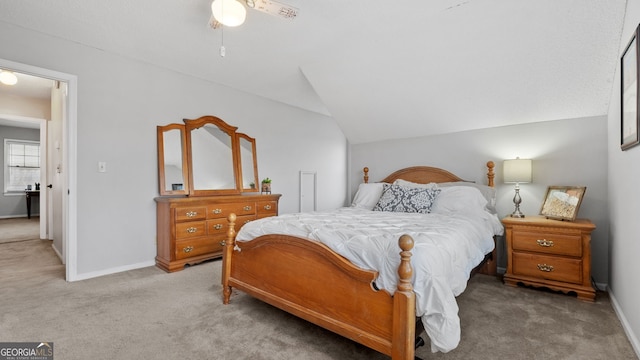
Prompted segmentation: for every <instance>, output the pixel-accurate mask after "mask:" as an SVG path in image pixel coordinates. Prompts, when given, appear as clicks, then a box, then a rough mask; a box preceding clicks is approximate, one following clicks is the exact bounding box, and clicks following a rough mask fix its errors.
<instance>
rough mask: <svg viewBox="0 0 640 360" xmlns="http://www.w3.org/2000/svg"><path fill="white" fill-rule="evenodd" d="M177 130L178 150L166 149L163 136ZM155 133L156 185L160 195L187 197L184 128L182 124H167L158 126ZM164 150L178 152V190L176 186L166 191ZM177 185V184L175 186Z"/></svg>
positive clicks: (187, 172) (187, 180)
mask: <svg viewBox="0 0 640 360" xmlns="http://www.w3.org/2000/svg"><path fill="white" fill-rule="evenodd" d="M175 130H178V131H179V132H180V147H179V148H173V149H167V148H166V147H165V146H166V143H165V141H164V140H165V139H164V136H165V134H166V133H167V132H169V131H175ZM157 133H158V185H159V190H160V195H187V194H189V189H190V186H189V169H188V165H187V164H188V162H187V152H186V150H185V149H186V144H187V139H186V134H185V127H184V125H183V124H169V125H165V126H158V127H157ZM165 150H166V151H179V152H180V158H181V159H182V169H181V170H182V182H181V184H182V187H181V188H180V186H176V188H173V187H172V189H171V190H169V189H167V183H166V181H167V178H166V167H165V165H166V156H165ZM176 185H178V184H176Z"/></svg>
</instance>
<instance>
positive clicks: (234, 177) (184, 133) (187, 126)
mask: <svg viewBox="0 0 640 360" xmlns="http://www.w3.org/2000/svg"><path fill="white" fill-rule="evenodd" d="M236 129H237V127H235V126H231V125H229V124H227V123H226V122H224V121H223V120H222V119H220V118H217V117H215V116H203V117H200V118H198V119H184V125H182V124H170V125H166V126H158V175H159V185H160V195H190V196H213V195H233V194H239V193H241V192H255V191H259V187H258V164H257V159H256V146H255V139H254V138H252V137H250V136H248V135H246V134H240V133H236Z"/></svg>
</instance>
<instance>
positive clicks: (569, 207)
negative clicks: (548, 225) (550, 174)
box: [540, 186, 587, 221]
mask: <svg viewBox="0 0 640 360" xmlns="http://www.w3.org/2000/svg"><path fill="white" fill-rule="evenodd" d="M586 191H587V187H586V186H549V188H548V189H547V196H545V197H544V202H543V203H542V208H541V209H540V215H543V216H545V217H547V218H549V219H557V220H569V221H573V220H575V219H576V216H577V215H578V210H579V209H580V204H581V203H582V198H583V197H584V193H585V192H586Z"/></svg>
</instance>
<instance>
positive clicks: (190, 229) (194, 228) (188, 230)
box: [187, 226, 198, 234]
mask: <svg viewBox="0 0 640 360" xmlns="http://www.w3.org/2000/svg"><path fill="white" fill-rule="evenodd" d="M196 231H198V228H196V227H193V226H192V227H190V228H187V232H188V233H189V234H193V233H194V232H196Z"/></svg>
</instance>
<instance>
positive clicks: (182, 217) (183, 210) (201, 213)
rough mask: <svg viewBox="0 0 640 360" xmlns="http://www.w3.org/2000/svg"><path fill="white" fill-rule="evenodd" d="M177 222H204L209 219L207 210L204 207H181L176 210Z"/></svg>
mask: <svg viewBox="0 0 640 360" xmlns="http://www.w3.org/2000/svg"><path fill="white" fill-rule="evenodd" d="M175 211H176V221H192V220H204V219H206V218H207V208H206V206H202V207H179V208H176V209H175Z"/></svg>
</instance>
